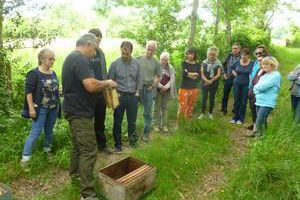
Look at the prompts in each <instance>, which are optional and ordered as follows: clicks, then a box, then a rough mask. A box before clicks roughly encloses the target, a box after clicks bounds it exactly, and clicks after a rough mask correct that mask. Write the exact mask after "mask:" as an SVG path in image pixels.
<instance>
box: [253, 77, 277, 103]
mask: <svg viewBox="0 0 300 200" xmlns="http://www.w3.org/2000/svg"><path fill="white" fill-rule="evenodd" d="M280 83H281V75H280V73H279V72H278V71H273V72H271V73H266V74H265V75H263V76H262V77H261V78H260V79H259V81H258V83H257V84H256V85H255V86H254V88H253V92H254V94H255V97H256V102H255V105H257V106H264V107H271V108H274V107H275V106H276V99H277V96H278V92H279V89H280Z"/></svg>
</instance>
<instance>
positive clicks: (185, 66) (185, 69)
mask: <svg viewBox="0 0 300 200" xmlns="http://www.w3.org/2000/svg"><path fill="white" fill-rule="evenodd" d="M189 72H193V73H195V72H196V73H198V75H199V78H197V79H195V80H194V79H191V78H189V77H188V76H187V75H188V73H189ZM199 80H200V64H199V63H195V64H190V63H187V62H186V61H183V63H182V82H181V86H180V88H184V89H194V88H197V87H198V83H199Z"/></svg>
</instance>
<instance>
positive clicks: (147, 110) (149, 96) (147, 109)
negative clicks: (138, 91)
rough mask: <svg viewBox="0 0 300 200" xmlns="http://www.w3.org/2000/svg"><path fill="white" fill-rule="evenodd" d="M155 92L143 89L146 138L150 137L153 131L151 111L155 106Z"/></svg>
mask: <svg viewBox="0 0 300 200" xmlns="http://www.w3.org/2000/svg"><path fill="white" fill-rule="evenodd" d="M153 93H154V91H153V90H148V89H147V87H146V86H145V87H143V94H142V102H143V106H144V136H146V137H148V136H149V133H150V129H151V121H152V116H151V111H152V105H153V98H154V94H153Z"/></svg>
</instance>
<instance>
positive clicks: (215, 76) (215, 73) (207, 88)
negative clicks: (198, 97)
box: [198, 46, 222, 119]
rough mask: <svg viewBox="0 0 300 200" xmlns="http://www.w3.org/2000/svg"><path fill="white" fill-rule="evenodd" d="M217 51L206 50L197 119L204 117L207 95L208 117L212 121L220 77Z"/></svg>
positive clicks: (220, 65)
mask: <svg viewBox="0 0 300 200" xmlns="http://www.w3.org/2000/svg"><path fill="white" fill-rule="evenodd" d="M218 54H219V49H218V48H217V47H215V46H212V47H209V48H208V49H207V58H206V59H205V60H204V61H203V62H202V66H201V79H202V84H201V88H202V106H201V114H200V116H199V117H198V119H202V118H203V117H204V115H205V111H206V104H207V98H208V94H209V110H208V117H209V118H210V119H213V109H214V105H215V96H216V92H217V90H218V86H219V79H220V77H221V68H222V63H221V62H220V61H219V60H218Z"/></svg>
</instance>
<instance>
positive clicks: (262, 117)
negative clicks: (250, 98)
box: [255, 106, 273, 134]
mask: <svg viewBox="0 0 300 200" xmlns="http://www.w3.org/2000/svg"><path fill="white" fill-rule="evenodd" d="M272 110H273V108H271V107H264V106H256V121H255V125H256V130H257V131H258V132H259V133H260V134H262V133H263V132H264V130H265V129H266V127H267V119H268V116H269V115H270V113H271V111H272Z"/></svg>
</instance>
